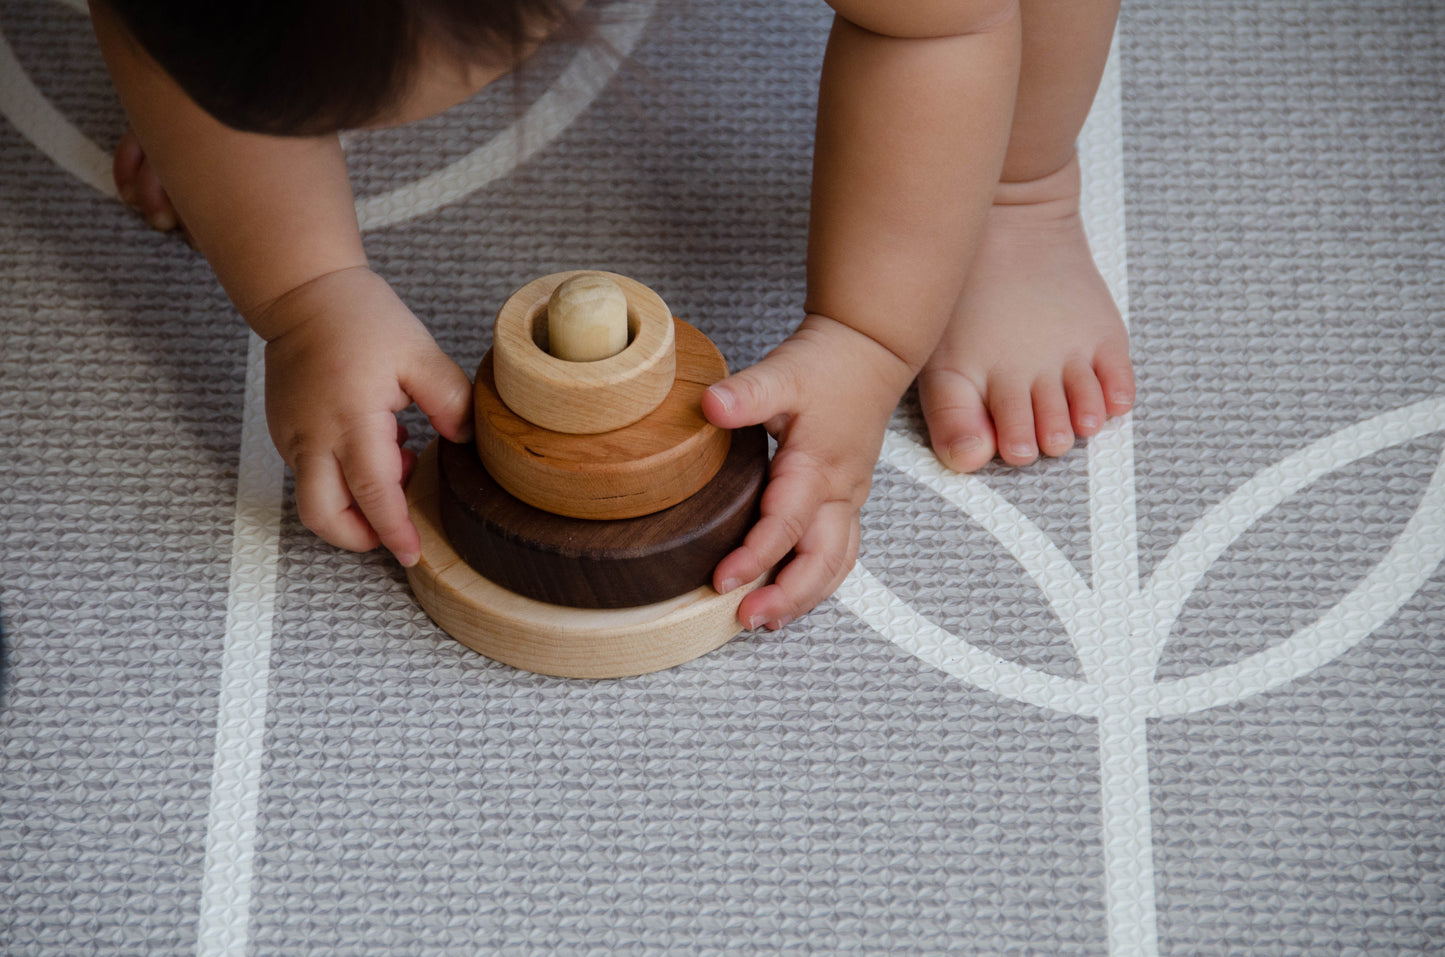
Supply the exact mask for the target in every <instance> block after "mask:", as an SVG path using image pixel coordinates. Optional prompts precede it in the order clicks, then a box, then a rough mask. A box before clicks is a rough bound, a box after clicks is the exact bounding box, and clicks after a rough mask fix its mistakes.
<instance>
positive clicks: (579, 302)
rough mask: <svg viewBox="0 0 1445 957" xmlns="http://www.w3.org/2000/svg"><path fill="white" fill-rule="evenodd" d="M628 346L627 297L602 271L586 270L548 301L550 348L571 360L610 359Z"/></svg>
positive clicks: (555, 353) (549, 349)
mask: <svg viewBox="0 0 1445 957" xmlns="http://www.w3.org/2000/svg"><path fill="white" fill-rule="evenodd" d="M626 348H627V296H626V295H624V294H623V292H622V287H621V286H619V285H617V283H615V282H613V281H612V280H611V279H609V278H607V276H606V275H605V274H603V273H599V272H584V273H581V274H579V275H576V276H573V277H572V278H571V279H568V280H567V281H566V282H564V283H562V284H561V285H560V286H558V287H557V288H556V289H554V290H552V295H551V297H550V298H549V299H548V300H547V351H548V352H550V353H551V354H552V355H554V356H556V357H557V358H558V359H565V360H566V361H568V362H596V361H598V360H599V359H609V358H611V357H612V356H615V355H617V353H619V352H621V351H622V350H623V349H626Z"/></svg>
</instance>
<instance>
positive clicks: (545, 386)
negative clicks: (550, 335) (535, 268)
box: [492, 270, 676, 435]
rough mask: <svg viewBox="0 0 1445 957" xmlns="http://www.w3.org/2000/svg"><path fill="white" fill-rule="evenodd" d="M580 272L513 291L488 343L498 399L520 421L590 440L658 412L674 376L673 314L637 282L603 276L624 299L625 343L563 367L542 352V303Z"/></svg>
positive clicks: (536, 281)
mask: <svg viewBox="0 0 1445 957" xmlns="http://www.w3.org/2000/svg"><path fill="white" fill-rule="evenodd" d="M578 274H579V271H575V270H574V271H572V272H561V273H553V274H552V275H550V276H543V277H542V278H540V279H534V280H533V281H531V282H529V283H527V285H525V286H523V287H522V288H521V289H519V290H517V292H516V293H515V294H513V295H512V297H511V298H510V299H508V300H507V301H506V303H505V304H504V305H503V306H502V309H501V311H500V312H499V313H498V314H497V324H496V328H495V331H494V334H493V337H492V353H493V361H494V363H495V368H496V382H497V394H498V395H500V396H501V397H502V401H503V402H505V403H506V404H507V407H508V408H510V409H511V410H512V411H513V412H515V413H517V415H519V416H521V417H522V418H524V419H526V420H527V421H528V422H531V423H532V424H533V425H539V426H541V427H543V428H545V429H551V430H553V431H555V432H569V433H572V434H574V435H591V434H595V433H598V432H610V431H612V430H613V429H620V428H622V427H623V426H625V425H630V424H632V423H633V422H636V421H637V420H638V419H641V418H642V417H643V416H645V415H647V414H648V413H649V412H651V411H652V410H653V409H655V408H657V407H658V406H659V405H660V404H661V403H662V401H663V399H665V398H667V394H668V393H669V392H670V391H672V382H673V377H674V375H675V373H676V358H675V356H674V350H675V347H674V338H673V326H672V313H671V311H669V310H668V308H667V304H666V303H664V302H663V301H662V298H661V297H660V296H658V295H657V293H655V292H653V291H652V290H651V289H649V288H647V287H646V286H644V285H643V284H642V283H640V282H637V281H636V280H634V279H629V278H627V277H626V276H619V275H617V274H615V273H600V275H603V276H606V277H608V278H609V279H611V280H612V281H613V282H615V283H617V285H619V286H620V287H622V292H623V294H624V295H626V297H627V327H628V336H629V339H630V341H629V342H628V344H627V348H625V349H623V350H622V351H621V352H619V353H618V354H617V355H615V356H611V357H609V358H606V359H599V360H597V361H596V362H568V361H566V360H564V359H558V358H556V357H555V356H552V355H549V354H548V353H547V351H546V333H545V329H546V314H547V300H548V298H549V297H550V296H551V295H552V291H553V290H554V289H556V288H557V287H558V286H559V285H561V284H562V283H563V282H565V281H566V280H568V279H570V278H572V277H573V276H576V275H578Z"/></svg>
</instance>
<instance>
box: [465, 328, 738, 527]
mask: <svg viewBox="0 0 1445 957" xmlns="http://www.w3.org/2000/svg"><path fill="white" fill-rule="evenodd" d="M673 323H674V324H675V327H676V332H675V336H676V339H677V376H676V378H675V379H674V380H673V386H672V389H671V391H669V392H668V394H667V398H666V399H664V400H663V402H662V404H661V405H659V406H658V407H657V408H656V409H653V410H652V411H651V412H649V413H648V414H647V415H645V416H643V417H642V418H641V419H638V420H637V421H636V422H633V423H632V424H631V425H625V426H623V427H622V428H620V429H613V430H612V431H610V432H605V433H602V434H600V435H577V434H573V433H567V432H556V431H554V430H552V429H544V428H541V427H539V426H537V425H534V424H533V423H531V422H528V421H527V420H526V419H524V418H522V417H521V416H520V415H518V414H517V413H515V412H514V411H512V409H511V408H510V407H509V406H508V405H507V404H506V403H505V402H503V401H502V398H501V396H500V395H498V394H497V389H496V386H495V375H496V359H495V357H494V356H493V354H492V353H488V354H487V355H486V356H483V357H482V362H481V365H480V366H478V367H477V381H476V388H475V391H474V396H475V399H476V423H477V430H476V431H477V452H478V454H479V455H480V456H481V460H482V464H483V465H485V466H486V467H487V471H488V472H489V473H491V477H492V478H493V479H495V480H496V482H497V484H498V485H500V486H502V488H504V489H506V490H507V491H508V492H510V493H511V494H512V495H514V496H515V497H517V498H519V499H521V500H522V501H524V502H526V503H527V504H528V505H533V506H536V507H537V508H540V509H542V510H543V511H547V512H551V513H553V514H554V515H566V516H568V517H569V518H590V519H621V518H636V517H637V516H639V515H651V514H652V513H654V512H660V511H662V510H663V509H665V508H670V507H671V506H673V505H676V504H677V503H679V502H681V501H683V500H684V499H686V498H688V497H690V496H691V495H693V494H694V493H696V492H697V491H698V489H700V488H702V487H703V486H704V485H706V484H707V483H708V482H709V481H711V480H712V477H713V476H714V475H715V474H717V470H718V469H719V468H720V467H721V466H722V463H723V460H724V459H725V458H726V457H727V454H728V442H729V441H730V439H729V432H728V430H727V429H720V428H718V427H717V426H715V425H713V424H712V423H710V422H708V420H707V419H706V418H704V416H703V414H702V394H703V392H705V391H706V390H707V387H708V386H710V385H712V384H713V383H714V382H716V381H718V380H719V379H721V378H723V377H724V376H726V375H727V371H728V370H727V362H726V360H724V359H723V357H722V353H720V352H719V351H718V349H717V346H715V345H713V344H712V342H711V340H709V339H708V337H707V336H705V335H703V334H702V333H701V332H699V331H698V330H697V329H694V328H693V327H692V326H690V325H688V324H687V323H685V322H683V321H682V320H681V319H674V320H673Z"/></svg>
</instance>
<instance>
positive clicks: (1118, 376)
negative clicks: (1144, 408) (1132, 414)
mask: <svg viewBox="0 0 1445 957" xmlns="http://www.w3.org/2000/svg"><path fill="white" fill-rule="evenodd" d="M1094 375H1095V376H1096V377H1097V378H1098V380H1099V386H1100V388H1101V389H1102V390H1103V394H1104V406H1105V408H1106V409H1107V410H1108V413H1109V415H1111V416H1112V415H1123V414H1124V413H1125V412H1128V411H1129V410H1130V409H1132V408H1133V407H1134V366H1133V365H1132V364H1131V363H1130V362H1129V348H1128V346H1127V345H1122V346H1105V347H1103V348H1101V349H1100V350H1099V352H1098V353H1097V354H1096V355H1095V356H1094Z"/></svg>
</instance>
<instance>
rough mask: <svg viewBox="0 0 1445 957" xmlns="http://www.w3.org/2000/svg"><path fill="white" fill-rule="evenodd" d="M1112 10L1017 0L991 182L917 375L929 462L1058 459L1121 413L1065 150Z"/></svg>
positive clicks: (1127, 398) (1104, 49)
mask: <svg viewBox="0 0 1445 957" xmlns="http://www.w3.org/2000/svg"><path fill="white" fill-rule="evenodd" d="M1117 11H1118V3H1117V0H1069V2H1063V3H1060V2H1051V0H1024V2H1023V3H1022V15H1023V62H1022V71H1021V74H1020V80H1019V93H1018V100H1017V103H1016V106H1015V109H1014V119H1013V126H1012V128H1011V130H1010V134H1009V146H1008V153H1007V155H1006V157H1005V161H1004V170H1003V177H1002V182H1000V184H999V187H998V190H997V192H996V193H995V196H994V204H993V207H992V209H991V210H990V211H989V214H988V218H987V221H986V225H985V227H984V231H983V236H982V238H981V240H980V242H979V246H978V250H977V252H976V253H975V256H974V259H973V261H972V264H971V265H970V267H969V272H968V276H967V280H966V282H965V284H964V290H963V295H962V296H961V297H960V299H959V302H958V305H957V307H956V309H955V312H954V316H953V318H952V320H951V321H950V323H949V326H948V329H947V331H946V332H945V333H944V336H943V339H942V340H941V341H940V343H939V345H938V348H937V350H936V351H935V352H934V353H933V356H932V357H931V358H930V359H929V361H928V363H927V365H926V366H925V367H924V369H923V372H922V373H921V374H920V375H919V379H918V384H919V395H920V398H921V400H922V404H923V412H924V416H925V418H926V420H927V422H928V430H929V437H930V440H931V442H932V444H933V448H934V450H935V451H936V452H937V453H938V455H939V457H940V458H941V459H942V460H943V461H944V462H945V463H946V464H948V465H950V466H952V467H953V468H955V469H958V470H960V471H972V470H974V469H977V468H980V467H982V466H983V465H985V464H987V463H988V462H989V461H990V460H991V459H992V458H993V457H994V455H995V454H998V455H999V456H1000V457H1001V458H1002V459H1003V460H1004V461H1005V462H1007V463H1009V464H1011V465H1025V464H1028V463H1029V462H1032V461H1033V460H1034V459H1035V458H1037V456H1038V453H1039V451H1040V450H1042V451H1043V453H1044V454H1045V455H1062V454H1063V453H1064V452H1066V451H1068V450H1069V448H1070V447H1071V446H1072V445H1073V443H1074V437H1075V436H1076V435H1077V436H1089V435H1093V434H1094V433H1095V432H1097V431H1098V429H1099V428H1100V426H1101V425H1102V424H1103V421H1104V419H1105V417H1106V416H1115V415H1122V414H1123V413H1125V412H1127V411H1128V410H1129V408H1130V407H1131V406H1132V404H1133V400H1134V379H1133V372H1132V369H1131V368H1130V365H1129V351H1128V338H1127V334H1126V332H1125V329H1124V324H1123V321H1122V319H1121V318H1120V315H1119V310H1118V308H1117V307H1116V306H1115V305H1114V302H1113V299H1112V298H1111V296H1110V295H1109V291H1108V288H1107V287H1106V286H1105V284H1104V280H1103V278H1102V277H1101V276H1100V275H1099V272H1098V269H1097V267H1096V266H1095V265H1094V260H1093V256H1092V254H1091V253H1090V252H1089V247H1088V242H1087V240H1086V239H1085V237H1084V229H1083V222H1082V220H1081V219H1080V217H1079V182H1080V181H1079V165H1078V158H1077V156H1076V155H1075V153H1074V140H1075V138H1076V137H1077V136H1078V134H1079V130H1080V129H1081V128H1082V127H1083V123H1084V118H1085V116H1086V115H1087V114H1088V111H1089V105H1090V103H1091V102H1092V100H1093V96H1094V91H1095V90H1096V89H1097V87H1098V83H1099V78H1100V76H1101V75H1102V73H1103V67H1104V61H1105V59H1106V58H1107V56H1108V49H1109V40H1110V37H1111V35H1112V33H1113V25H1114V19H1115V16H1116V14H1117Z"/></svg>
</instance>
